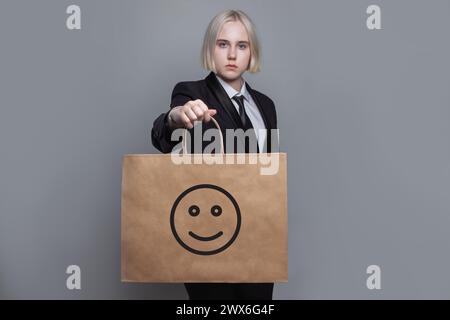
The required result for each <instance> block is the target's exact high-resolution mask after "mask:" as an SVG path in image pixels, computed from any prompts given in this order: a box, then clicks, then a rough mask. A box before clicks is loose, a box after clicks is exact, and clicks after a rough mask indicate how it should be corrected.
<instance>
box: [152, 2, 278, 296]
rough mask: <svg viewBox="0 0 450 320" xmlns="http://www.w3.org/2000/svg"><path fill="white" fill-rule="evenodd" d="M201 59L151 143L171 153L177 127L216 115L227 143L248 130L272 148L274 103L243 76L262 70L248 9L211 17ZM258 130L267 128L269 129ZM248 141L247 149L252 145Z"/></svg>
mask: <svg viewBox="0 0 450 320" xmlns="http://www.w3.org/2000/svg"><path fill="white" fill-rule="evenodd" d="M202 64H203V67H204V68H206V69H207V70H209V71H211V73H210V74H209V75H208V76H207V77H206V78H205V79H203V80H199V81H190V82H180V83H178V84H177V85H176V86H175V88H174V90H173V93H172V100H171V104H170V110H169V111H168V112H167V113H164V114H161V115H160V116H159V117H158V118H157V119H156V120H155V122H154V124H153V129H152V142H153V145H154V146H155V147H156V148H157V149H158V150H160V151H161V152H163V153H169V152H171V151H172V149H173V147H174V146H176V145H177V144H178V143H179V141H172V140H171V134H172V132H173V130H175V129H176V128H187V129H192V128H193V126H194V122H195V121H202V126H203V130H202V131H203V132H205V130H207V129H209V128H214V125H213V124H212V121H210V120H211V117H214V119H215V120H216V121H217V122H218V123H219V125H220V127H221V130H222V131H223V136H224V140H225V141H224V144H225V145H227V143H226V134H225V130H226V129H234V130H236V129H243V130H250V131H251V132H253V134H254V135H256V141H257V151H259V152H271V151H272V150H271V149H272V148H271V144H270V142H271V137H270V130H271V129H277V116H276V111H275V105H274V103H273V101H272V100H271V99H270V98H269V97H267V96H266V95H264V94H262V93H260V92H258V91H256V90H253V89H252V88H251V87H250V86H249V85H248V83H246V82H245V80H244V79H243V77H242V75H243V74H244V73H245V72H246V71H249V72H258V71H259V69H260V48H259V43H258V39H257V36H256V33H255V27H254V25H253V23H252V21H251V20H250V18H249V17H248V16H247V15H246V14H245V13H244V12H242V11H239V10H227V11H224V12H221V13H219V14H218V15H216V16H215V17H214V18H213V19H212V21H211V22H210V24H209V26H208V28H207V30H206V33H205V37H204V41H203V49H202ZM260 129H267V131H266V133H267V134H265V133H264V130H262V131H260ZM192 140H194V139H192ZM244 144H245V151H246V152H248V151H249V150H250V148H252V146H249V145H247V143H246V142H244ZM252 150H254V149H252ZM235 151H236V149H233V150H227V149H226V150H225V152H235ZM185 287H186V289H187V292H188V294H189V298H190V299H191V300H192V299H267V300H268V299H272V292H273V283H237V284H236V283H186V284H185Z"/></svg>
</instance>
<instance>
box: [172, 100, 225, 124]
mask: <svg viewBox="0 0 450 320" xmlns="http://www.w3.org/2000/svg"><path fill="white" fill-rule="evenodd" d="M216 113H217V110H215V109H208V107H207V106H206V104H205V103H204V102H203V101H202V100H200V99H198V100H191V101H188V102H186V104H185V105H184V106H178V107H174V108H172V110H170V112H169V115H168V122H169V126H170V127H171V128H172V129H176V128H187V129H192V128H193V127H194V121H204V122H208V121H210V120H211V117H212V116H214V115H215V114H216Z"/></svg>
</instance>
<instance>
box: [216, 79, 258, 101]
mask: <svg viewBox="0 0 450 320" xmlns="http://www.w3.org/2000/svg"><path fill="white" fill-rule="evenodd" d="M216 78H217V80H219V82H220V84H221V85H222V87H223V89H224V90H225V92H226V93H227V95H228V97H229V98H230V99H232V98H233V97H234V96H235V95H243V96H244V98H245V100H247V101H250V99H249V96H248V94H249V93H248V91H247V86H246V82H245V80H244V83H243V84H242V88H241V91H237V90H236V89H234V88H233V87H232V86H230V85H229V84H228V83H226V82H225V81H224V80H223V79H222V78H220V77H219V76H218V75H217V74H216Z"/></svg>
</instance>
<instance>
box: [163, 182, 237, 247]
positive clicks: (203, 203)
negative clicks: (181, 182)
mask: <svg viewBox="0 0 450 320" xmlns="http://www.w3.org/2000/svg"><path fill="white" fill-rule="evenodd" d="M170 227H171V229H172V233H173V235H174V236H175V239H176V240H177V241H178V243H179V244H180V245H181V246H182V247H183V248H185V249H186V250H188V251H190V252H192V253H195V254H199V255H214V254H217V253H219V252H222V251H224V250H225V249H227V248H228V247H229V246H231V244H232V243H233V242H234V241H235V240H236V238H237V236H238V234H239V230H240V228H241V211H240V209H239V206H238V204H237V202H236V200H235V199H234V198H233V196H232V195H231V194H230V193H229V192H228V191H226V190H225V189H223V188H221V187H218V186H216V185H213V184H198V185H195V186H192V187H190V188H188V189H187V190H185V191H183V192H182V193H181V194H180V195H179V196H178V198H177V199H176V200H175V202H174V204H173V206H172V210H171V212H170Z"/></svg>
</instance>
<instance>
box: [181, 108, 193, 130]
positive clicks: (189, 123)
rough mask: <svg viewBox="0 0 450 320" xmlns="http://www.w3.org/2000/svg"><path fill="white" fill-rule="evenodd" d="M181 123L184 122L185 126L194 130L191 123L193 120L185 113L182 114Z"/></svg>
mask: <svg viewBox="0 0 450 320" xmlns="http://www.w3.org/2000/svg"><path fill="white" fill-rule="evenodd" d="M181 121H182V122H183V124H184V126H185V127H186V128H188V129H192V128H193V127H194V126H193V124H192V123H191V119H189V118H188V116H187V115H186V114H184V112H181Z"/></svg>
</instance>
